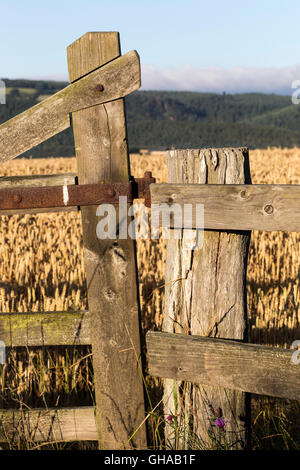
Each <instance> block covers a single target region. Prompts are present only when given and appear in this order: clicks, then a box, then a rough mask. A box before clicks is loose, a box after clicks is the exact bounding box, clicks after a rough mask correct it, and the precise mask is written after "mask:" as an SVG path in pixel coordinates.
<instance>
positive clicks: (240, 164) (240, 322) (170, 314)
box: [163, 148, 251, 448]
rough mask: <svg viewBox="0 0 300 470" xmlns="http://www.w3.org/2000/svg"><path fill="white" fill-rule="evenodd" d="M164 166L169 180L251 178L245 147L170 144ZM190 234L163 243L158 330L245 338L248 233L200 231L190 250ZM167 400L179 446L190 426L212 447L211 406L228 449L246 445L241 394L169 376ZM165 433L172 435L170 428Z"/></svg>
mask: <svg viewBox="0 0 300 470" xmlns="http://www.w3.org/2000/svg"><path fill="white" fill-rule="evenodd" d="M167 165H168V182H169V183H180V184H244V183H248V184H250V183H251V181H250V170H249V161H248V151H247V149H246V148H236V149H232V148H228V149H226V148H223V149H197V150H171V151H169V152H168V153H167ZM194 234H195V233H194V232H193V230H184V236H183V239H182V240H176V239H170V240H168V243H167V260H166V288H165V311H164V324H163V329H164V331H167V332H169V333H182V334H185V335H200V336H211V337H218V338H231V339H240V340H244V339H246V317H247V313H246V290H245V274H246V263H247V252H248V245H249V239H250V234H249V232H241V233H234V232H229V231H228V232H225V231H222V232H219V231H216V230H214V231H212V230H205V231H204V243H203V248H202V249H198V250H191V249H189V248H188V245H187V240H188V239H190V238H192V237H193V235H194ZM175 279H176V280H177V281H176V282H174V280H175ZM174 397H177V398H176V400H175V399H174ZM164 398H165V414H170V413H176V412H179V411H182V412H183V414H184V420H185V421H184V430H185V432H184V433H183V436H182V439H181V443H180V445H181V446H182V447H183V448H184V447H187V446H188V439H189V436H190V434H191V431H192V433H194V435H196V436H197V439H199V442H201V443H202V444H201V445H203V446H204V447H205V446H209V445H211V438H210V435H211V434H215V433H216V430H215V427H214V426H212V422H213V421H212V418H213V417H214V414H213V410H214V409H216V408H221V409H222V411H223V415H224V417H225V418H226V419H227V420H228V424H227V433H228V439H229V444H230V445H231V446H232V447H233V448H240V447H243V446H244V444H245V441H246V426H245V420H246V396H245V394H244V393H243V392H241V391H236V390H229V389H226V388H222V387H220V386H217V385H216V386H215V387H214V386H209V385H198V384H191V383H188V382H175V383H174V381H173V380H172V379H166V380H165V390H164ZM176 402H178V404H176ZM191 422H192V424H191ZM166 432H167V434H168V433H169V434H170V432H171V429H170V427H167V429H166Z"/></svg>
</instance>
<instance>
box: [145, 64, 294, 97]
mask: <svg viewBox="0 0 300 470" xmlns="http://www.w3.org/2000/svg"><path fill="white" fill-rule="evenodd" d="M294 80H300V64H296V65H293V66H290V67H270V68H267V67H266V68H258V67H257V68H256V67H233V68H230V69H225V68H221V67H209V68H206V69H200V68H196V67H194V66H192V65H185V66H182V67H178V68H167V69H163V70H158V69H156V68H155V67H154V66H152V65H144V66H142V89H144V90H185V91H202V92H218V93H222V92H223V91H225V92H227V93H246V92H262V93H280V94H285V95H290V94H291V93H292V91H293V90H292V82H293V81H294Z"/></svg>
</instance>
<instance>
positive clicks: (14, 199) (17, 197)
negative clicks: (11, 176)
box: [13, 193, 22, 203]
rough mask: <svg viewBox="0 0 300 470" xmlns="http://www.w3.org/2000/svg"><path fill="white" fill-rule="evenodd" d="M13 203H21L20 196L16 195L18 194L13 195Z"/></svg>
mask: <svg viewBox="0 0 300 470" xmlns="http://www.w3.org/2000/svg"><path fill="white" fill-rule="evenodd" d="M13 201H14V202H16V203H18V202H21V201H22V196H21V194H18V193H16V194H14V195H13Z"/></svg>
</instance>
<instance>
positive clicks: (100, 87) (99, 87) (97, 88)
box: [96, 83, 104, 91]
mask: <svg viewBox="0 0 300 470" xmlns="http://www.w3.org/2000/svg"><path fill="white" fill-rule="evenodd" d="M96 90H97V91H103V90H104V86H103V85H101V84H100V83H99V84H98V85H96Z"/></svg>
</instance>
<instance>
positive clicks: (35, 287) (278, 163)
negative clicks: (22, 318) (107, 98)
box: [0, 148, 300, 406]
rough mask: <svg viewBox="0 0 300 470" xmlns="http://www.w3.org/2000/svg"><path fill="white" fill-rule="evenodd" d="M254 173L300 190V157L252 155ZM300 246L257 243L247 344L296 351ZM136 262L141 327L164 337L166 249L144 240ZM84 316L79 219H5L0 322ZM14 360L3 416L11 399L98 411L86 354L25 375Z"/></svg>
mask: <svg viewBox="0 0 300 470" xmlns="http://www.w3.org/2000/svg"><path fill="white" fill-rule="evenodd" d="M131 166H132V174H134V175H135V176H137V177H139V176H143V173H144V171H145V170H150V171H152V172H153V175H154V176H155V177H156V178H157V181H158V182H163V181H166V167H165V161H164V155H163V154H161V155H159V154H154V155H151V154H150V155H132V156H131ZM250 166H251V175H252V182H253V183H290V184H291V183H292V184H299V183H300V149H298V148H294V149H283V150H280V149H276V148H273V149H268V150H255V151H251V152H250ZM73 171H76V161H75V158H51V159H40V160H14V161H12V162H8V163H6V164H4V165H2V166H1V174H0V176H9V175H24V174H28V175H30V174H45V173H49V174H50V173H60V172H61V173H65V172H73ZM299 246H300V245H299V235H298V233H290V234H288V233H285V232H271V233H261V232H253V233H252V238H251V245H250V253H249V263H248V275H247V278H248V307H249V317H250V338H249V339H250V341H252V342H259V343H266V344H274V345H281V346H286V347H289V346H290V344H291V342H292V341H293V340H294V339H300V326H299V322H300V283H299V278H300V276H299V265H298V262H299ZM137 253H138V267H139V280H140V297H141V306H142V322H143V327H144V329H148V328H150V327H151V326H153V325H154V324H155V325H156V326H158V327H159V325H160V321H161V312H162V309H163V298H164V261H165V241H159V240H138V242H137ZM86 308H87V296H86V283H85V272H84V260H83V249H82V235H81V220H80V213H75V212H72V213H57V214H53V213H51V214H39V215H24V216H17V215H13V216H2V217H1V218H0V313H3V312H12V311H15V312H16V311H17V312H26V311H33V312H34V311H62V310H83V309H86ZM12 354H13V357H12V358H11V360H10V363H9V364H8V365H7V366H4V367H3V368H2V369H1V377H0V388H1V390H2V397H3V399H4V401H6V405H5V406H12V399H11V398H8V397H11V396H12V391H13V392H14V394H13V400H14V401H15V403H16V406H17V403H19V402H20V401H23V400H25V399H27V398H30V397H31V398H32V397H33V396H35V397H37V398H36V399H34V400H31V404H40V405H41V404H42V403H43V400H44V402H45V400H46V399H47V403H46V404H47V405H48V406H54V405H55V404H56V405H58V404H62V403H64V404H67V403H71V402H72V404H74V405H75V404H76V402H80V403H81V404H82V403H83V400H85V404H89V403H87V401H89V402H92V395H93V394H92V391H93V380H92V377H91V375H89V372H88V371H89V369H90V355H91V353H90V349H89V348H87V347H83V348H82V350H80V348H79V351H77V352H76V351H75V352H70V351H69V352H68V354H67V355H66V353H65V352H64V353H63V354H62V353H61V352H59V351H58V352H57V351H54V352H53V353H51V354H49V353H47V354H46V353H45V351H30V352H26V354H28V355H29V356H27V358H29V359H27V365H26V366H24V363H23V360H22V355H21V353H19V352H18V353H17V352H13V353H12ZM22 354H25V352H23V353H22ZM45 354H46V356H45ZM81 356H84V357H85V358H84V359H81ZM28 361H29V362H28ZM79 365H80V367H79ZM54 371H55V374H54ZM53 374H54V375H55V378H53V377H54V375H53ZM54 390H55V393H54ZM6 392H7V393H6ZM74 393H75V395H76V397H77V398H76V397H75V400H74V396H73V397H71V395H72V394H73V395H74ZM66 394H67V395H68V394H70V400H69V401H68V400H66V399H65V398H63V397H65V395H66ZM82 394H83V395H82ZM89 394H90V395H89ZM87 396H90V398H87Z"/></svg>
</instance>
